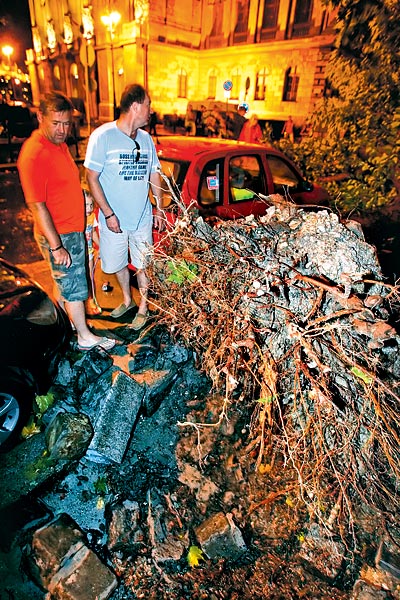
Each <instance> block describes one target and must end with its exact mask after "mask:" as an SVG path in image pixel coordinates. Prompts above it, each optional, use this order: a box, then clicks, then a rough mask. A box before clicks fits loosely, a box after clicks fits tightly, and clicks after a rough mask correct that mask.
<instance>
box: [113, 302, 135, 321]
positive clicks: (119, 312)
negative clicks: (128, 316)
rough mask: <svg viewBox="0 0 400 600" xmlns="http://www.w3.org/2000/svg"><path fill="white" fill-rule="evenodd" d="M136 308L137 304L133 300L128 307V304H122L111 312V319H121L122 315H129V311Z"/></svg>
mask: <svg viewBox="0 0 400 600" xmlns="http://www.w3.org/2000/svg"><path fill="white" fill-rule="evenodd" d="M135 306H136V304H135V303H134V301H133V300H132V301H131V303H130V304H129V306H126V304H124V303H123V302H122V303H121V304H120V305H119V306H117V308H114V310H112V311H111V313H110V317H112V318H113V319H119V317H122V315H124V314H125V313H127V312H128V310H131V309H132V308H134V307H135Z"/></svg>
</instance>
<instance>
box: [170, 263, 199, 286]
mask: <svg viewBox="0 0 400 600" xmlns="http://www.w3.org/2000/svg"><path fill="white" fill-rule="evenodd" d="M167 267H168V270H169V271H170V275H169V276H168V277H167V281H169V282H171V283H177V284H178V285H183V283H185V281H189V282H191V281H194V280H195V279H196V276H197V271H198V269H197V265H195V264H193V263H187V262H186V261H185V260H181V261H176V262H173V261H172V260H169V261H168V262H167Z"/></svg>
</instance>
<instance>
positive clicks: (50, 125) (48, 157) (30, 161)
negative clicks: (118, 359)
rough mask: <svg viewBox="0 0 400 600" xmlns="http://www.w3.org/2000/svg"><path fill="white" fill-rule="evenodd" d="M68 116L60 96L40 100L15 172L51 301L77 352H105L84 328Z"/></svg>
mask: <svg viewBox="0 0 400 600" xmlns="http://www.w3.org/2000/svg"><path fill="white" fill-rule="evenodd" d="M73 110H74V107H73V104H72V102H71V101H70V100H69V98H67V97H66V96H65V95H64V94H61V93H60V92H57V91H53V92H50V93H47V94H46V95H45V97H44V98H43V99H42V100H41V101H40V105H39V110H38V122H39V129H36V130H35V131H34V132H33V133H32V135H31V136H30V137H29V138H28V139H27V140H26V141H25V142H24V144H23V145H22V148H21V151H20V153H19V157H18V162H17V167H18V172H19V176H20V180H21V185H22V189H23V192H24V196H25V201H26V203H27V205H28V207H29V208H30V210H31V211H32V215H33V219H34V235H35V239H36V241H37V243H38V246H39V249H40V250H41V252H42V254H43V256H44V258H45V259H46V260H47V261H48V263H49V265H50V269H51V273H52V277H53V281H54V296H55V299H56V300H57V301H58V302H59V304H60V306H62V307H63V308H65V310H66V312H67V314H68V317H69V319H70V321H71V322H72V324H73V326H74V327H75V329H76V334H77V339H78V348H79V349H80V350H91V349H92V348H94V347H96V346H98V347H101V348H103V349H104V350H110V349H111V348H113V346H114V345H115V340H114V339H110V338H107V337H100V336H98V335H95V334H94V333H93V332H92V331H91V330H90V329H89V327H88V325H87V322H86V315H85V301H86V300H87V298H88V284H87V277H86V243H85V234H84V230H85V211H84V205H83V198H82V189H81V182H80V176H79V170H78V167H77V166H76V164H75V162H74V160H73V158H72V156H71V154H70V152H69V149H68V146H67V144H66V143H65V140H66V138H67V136H68V134H69V131H70V128H71V124H72V114H73Z"/></svg>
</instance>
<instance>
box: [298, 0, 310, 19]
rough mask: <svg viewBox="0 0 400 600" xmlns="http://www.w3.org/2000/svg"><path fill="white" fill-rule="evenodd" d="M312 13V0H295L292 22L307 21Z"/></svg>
mask: <svg viewBox="0 0 400 600" xmlns="http://www.w3.org/2000/svg"><path fill="white" fill-rule="evenodd" d="M311 13H312V0H297V4H296V12H295V13H294V23H295V25H299V24H300V23H309V22H310V20H311Z"/></svg>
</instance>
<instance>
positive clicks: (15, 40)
mask: <svg viewBox="0 0 400 600" xmlns="http://www.w3.org/2000/svg"><path fill="white" fill-rule="evenodd" d="M6 44H8V45H10V46H12V47H13V48H14V54H13V57H12V59H14V61H15V62H17V63H18V65H19V66H20V68H21V69H23V70H26V68H25V65H24V62H25V50H26V49H27V48H32V34H31V27H30V17H29V4H28V0H0V48H1V47H2V46H4V45H6Z"/></svg>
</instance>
